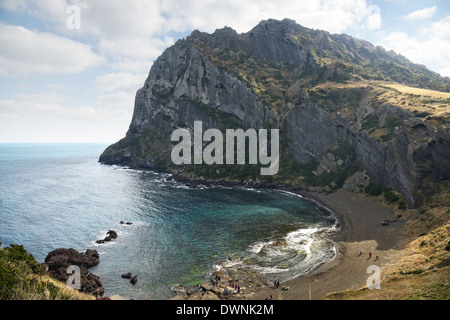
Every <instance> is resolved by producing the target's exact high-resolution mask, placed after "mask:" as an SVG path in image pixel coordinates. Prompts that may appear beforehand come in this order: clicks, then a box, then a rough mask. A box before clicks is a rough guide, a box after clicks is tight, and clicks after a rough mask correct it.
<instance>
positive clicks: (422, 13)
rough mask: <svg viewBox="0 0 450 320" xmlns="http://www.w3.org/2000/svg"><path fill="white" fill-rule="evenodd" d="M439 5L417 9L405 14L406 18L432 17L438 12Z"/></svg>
mask: <svg viewBox="0 0 450 320" xmlns="http://www.w3.org/2000/svg"><path fill="white" fill-rule="evenodd" d="M436 9H437V7H436V6H433V7H428V8H424V9H420V10H416V11H413V12H411V13H410V14H408V15H406V16H403V18H404V19H408V20H412V19H428V18H431V17H432V16H433V15H434V13H435V12H436Z"/></svg>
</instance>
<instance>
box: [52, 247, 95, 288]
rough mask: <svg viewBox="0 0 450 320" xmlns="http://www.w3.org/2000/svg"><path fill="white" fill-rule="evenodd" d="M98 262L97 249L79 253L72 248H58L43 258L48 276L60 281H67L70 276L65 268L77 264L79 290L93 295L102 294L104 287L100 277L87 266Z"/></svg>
mask: <svg viewBox="0 0 450 320" xmlns="http://www.w3.org/2000/svg"><path fill="white" fill-rule="evenodd" d="M99 263H100V256H99V254H98V252H97V250H86V252H84V253H80V252H78V251H76V250H75V249H72V248H70V249H64V248H60V249H55V250H53V251H51V252H50V253H49V254H48V255H47V257H46V258H45V264H46V266H47V273H48V274H49V276H51V277H53V278H55V279H57V280H59V281H62V282H67V279H68V278H69V276H70V274H68V273H67V268H68V267H69V266H72V265H75V266H78V267H79V268H80V282H81V288H80V291H81V292H84V293H87V294H92V295H95V296H102V295H103V293H104V289H103V286H102V283H101V281H100V278H99V277H98V276H97V275H95V274H93V273H89V270H88V268H91V267H93V266H95V265H97V264H99Z"/></svg>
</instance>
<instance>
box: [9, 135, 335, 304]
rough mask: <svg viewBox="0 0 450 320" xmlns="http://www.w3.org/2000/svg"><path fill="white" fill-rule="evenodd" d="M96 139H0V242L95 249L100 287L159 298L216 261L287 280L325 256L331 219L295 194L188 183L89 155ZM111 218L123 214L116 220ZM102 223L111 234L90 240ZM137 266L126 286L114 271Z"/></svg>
mask: <svg viewBox="0 0 450 320" xmlns="http://www.w3.org/2000/svg"><path fill="white" fill-rule="evenodd" d="M106 147H107V145H102V144H37V145H34V144H0V241H1V242H2V243H3V244H2V246H6V245H8V244H10V243H16V244H22V245H24V246H25V248H26V249H27V250H28V251H29V252H30V253H31V254H33V255H34V257H35V258H36V259H37V260H38V262H43V260H44V259H45V257H46V255H47V253H48V252H50V251H51V250H54V249H56V248H61V247H64V248H70V247H71V248H75V249H76V250H79V251H84V250H86V249H96V250H98V251H99V253H100V264H99V265H98V266H96V267H94V268H92V269H91V272H93V273H95V274H97V275H98V276H100V278H101V280H102V282H103V286H104V287H105V294H106V295H113V294H120V295H123V296H126V297H129V298H134V299H142V298H144V296H146V297H147V298H148V299H167V298H170V297H171V296H172V295H173V292H172V291H171V289H170V287H171V286H173V285H174V284H186V285H190V284H195V283H197V282H201V281H203V280H204V279H206V278H208V277H209V275H210V274H211V272H212V271H214V270H216V269H220V268H249V269H251V270H255V271H258V272H260V273H261V274H263V275H266V276H267V277H268V278H271V277H274V276H277V277H279V278H280V279H282V280H283V279H287V278H290V277H293V276H296V275H299V274H302V273H305V272H307V271H308V270H309V269H310V268H313V267H314V266H316V265H318V264H319V263H321V262H323V261H325V260H327V259H331V258H332V257H333V256H334V249H333V246H332V244H331V243H330V241H328V240H327V235H328V233H329V232H330V231H332V230H333V226H334V224H335V219H334V217H333V216H332V215H329V214H324V213H323V212H322V211H321V210H319V208H318V207H317V205H316V204H314V203H313V202H311V201H306V200H305V199H302V198H301V197H299V196H296V195H293V194H289V193H284V192H279V191H263V190H252V189H245V188H224V187H198V188H195V189H192V188H188V187H187V186H185V185H184V184H182V183H179V182H176V181H168V180H166V178H167V177H168V176H169V175H168V174H161V173H154V172H149V171H138V170H130V169H127V168H123V167H118V166H105V165H101V164H99V163H98V156H99V155H100V154H101V152H102V151H103V150H104V149H105V148H106ZM120 221H129V222H132V225H122V224H120ZM110 229H113V230H115V231H117V233H118V238H117V239H115V240H113V241H111V242H109V243H105V244H96V243H95V241H96V240H98V239H103V238H104V237H105V235H106V232H107V231H108V230H110ZM126 272H131V273H132V274H133V275H138V282H137V284H136V285H134V286H133V285H131V284H130V283H129V281H127V280H125V279H122V278H121V277H120V275H121V274H123V273H126Z"/></svg>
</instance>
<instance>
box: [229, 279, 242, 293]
mask: <svg viewBox="0 0 450 320" xmlns="http://www.w3.org/2000/svg"><path fill="white" fill-rule="evenodd" d="M230 287H231V288H234V290H237V292H238V293H240V292H241V287H240V286H239V285H238V284H237V283H233V281H231V280H230Z"/></svg>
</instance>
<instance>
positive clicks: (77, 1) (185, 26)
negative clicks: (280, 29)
mask: <svg viewBox="0 0 450 320" xmlns="http://www.w3.org/2000/svg"><path fill="white" fill-rule="evenodd" d="M0 1H1V0H0ZM72 4H73V5H78V6H79V7H80V18H81V29H80V30H75V31H74V30H68V28H67V27H66V20H67V18H68V15H67V13H66V9H67V7H68V6H69V5H72ZM0 6H1V7H3V8H5V9H7V10H13V11H19V12H25V13H27V14H31V15H33V16H35V17H38V18H39V19H41V20H42V21H44V22H45V23H46V24H47V25H48V26H49V27H50V28H51V29H52V30H53V31H54V32H56V33H58V34H61V35H64V36H66V37H70V38H72V39H75V38H76V39H83V40H84V41H89V42H90V43H93V44H95V45H96V47H97V49H98V51H99V52H100V54H102V55H103V56H104V57H106V58H108V59H107V61H108V63H109V66H110V67H114V68H119V67H120V68H127V67H130V68H132V69H117V70H120V71H131V72H136V69H134V67H133V64H131V63H130V60H137V61H139V62H138V63H136V64H135V66H137V65H139V66H142V65H144V64H149V63H151V62H152V61H153V60H154V59H156V58H157V57H158V56H159V55H160V54H161V53H162V52H163V51H164V49H165V48H167V47H168V46H170V45H171V44H173V42H174V37H175V35H176V36H179V35H180V33H181V34H188V33H190V32H191V31H193V30H195V29H199V30H201V31H204V32H213V31H214V30H215V29H218V28H223V27H224V26H225V25H228V26H230V27H232V28H233V29H235V30H236V31H237V32H240V33H241V32H247V31H249V30H250V29H251V28H253V27H254V26H255V25H256V24H257V23H258V22H260V21H261V20H264V19H268V18H274V19H280V20H281V19H284V18H290V19H293V20H296V21H297V23H299V24H302V25H304V26H306V27H310V28H316V29H324V30H327V31H330V32H332V33H342V32H345V31H346V30H348V29H349V28H357V29H358V28H366V29H369V30H373V29H378V28H379V27H380V25H381V15H380V14H379V10H378V11H377V10H374V9H377V8H378V7H376V6H368V5H367V2H366V0H342V1H323V0H312V1H298V0H286V1H283V2H282V3H281V2H277V1H273V0H246V1H239V0H205V1H198V0H172V1H160V0H133V1H109V0H89V1H86V0H73V1H70V3H69V1H67V0H49V1H48V0H36V1H27V0H20V1H17V3H15V4H12V3H11V2H10V1H6V0H5V1H1V2H0ZM141 72H142V70H141Z"/></svg>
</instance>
